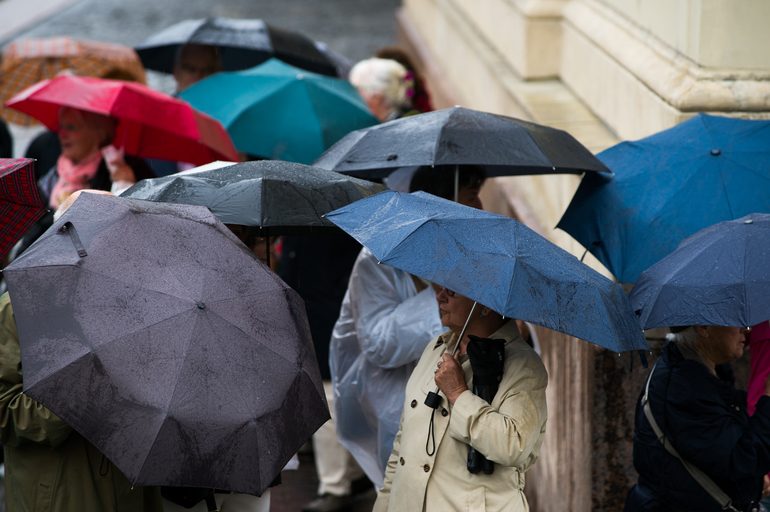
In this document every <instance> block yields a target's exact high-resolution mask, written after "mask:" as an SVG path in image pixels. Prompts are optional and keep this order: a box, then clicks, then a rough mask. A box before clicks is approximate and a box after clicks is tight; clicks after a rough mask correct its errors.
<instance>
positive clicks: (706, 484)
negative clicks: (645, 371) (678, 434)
mask: <svg viewBox="0 0 770 512" xmlns="http://www.w3.org/2000/svg"><path fill="white" fill-rule="evenodd" d="M656 366H658V363H655V365H654V366H653V367H652V370H650V376H649V377H647V385H646V386H645V388H644V396H643V397H642V407H643V408H644V415H645V416H646V417H647V421H649V422H650V426H651V427H652V430H654V431H655V435H656V436H658V441H660V443H661V444H662V445H663V447H664V448H665V449H666V451H668V453H670V454H671V455H673V456H674V457H676V458H677V459H679V461H680V462H681V463H682V465H683V466H684V467H685V469H686V470H687V471H688V472H689V473H690V475H692V477H693V478H694V479H695V481H696V482H698V483H699V484H700V485H701V487H703V489H705V490H706V492H707V493H709V494H710V495H711V497H712V498H714V499H715V500H716V501H717V503H719V505H720V506H721V507H722V510H729V511H730V512H740V511H739V510H738V509H736V508H735V507H733V505H732V500H731V499H730V497H729V496H728V495H727V494H725V493H724V491H722V489H721V488H720V487H719V486H718V485H717V484H716V483H714V481H713V480H712V479H711V478H709V476H708V475H707V474H706V473H704V472H703V471H701V470H700V469H699V468H698V467H696V466H695V465H694V464H692V463H690V462H688V461H686V460H684V459H683V458H682V456H681V455H679V453H678V452H677V451H676V449H674V447H673V446H672V445H671V441H669V440H668V438H667V437H666V434H664V433H663V431H662V430H661V429H660V427H659V426H658V423H657V422H656V421H655V418H654V417H653V415H652V410H651V409H650V402H649V400H648V398H649V395H650V381H651V380H652V374H653V372H655V367H656Z"/></svg>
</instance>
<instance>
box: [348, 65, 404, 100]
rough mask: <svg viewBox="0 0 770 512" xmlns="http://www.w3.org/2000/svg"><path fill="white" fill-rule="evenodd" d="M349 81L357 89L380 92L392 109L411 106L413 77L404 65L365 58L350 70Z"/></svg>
mask: <svg viewBox="0 0 770 512" xmlns="http://www.w3.org/2000/svg"><path fill="white" fill-rule="evenodd" d="M350 83H351V84H353V86H354V87H356V88H357V89H361V90H363V91H367V92H372V93H377V92H379V93H382V95H383V97H384V98H385V102H386V103H387V104H388V105H389V106H390V107H391V108H393V109H406V108H409V107H411V106H412V95H413V94H414V79H413V78H412V76H411V73H409V72H408V71H407V70H406V68H405V67H404V66H402V65H401V64H399V63H398V62H396V61H395V60H390V59H377V58H372V59H366V60H362V61H360V62H359V63H357V64H356V65H355V66H353V69H351V70H350Z"/></svg>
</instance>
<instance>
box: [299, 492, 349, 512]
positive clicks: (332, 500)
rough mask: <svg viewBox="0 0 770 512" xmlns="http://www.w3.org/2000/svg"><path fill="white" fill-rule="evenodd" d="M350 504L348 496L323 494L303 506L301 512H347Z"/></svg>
mask: <svg viewBox="0 0 770 512" xmlns="http://www.w3.org/2000/svg"><path fill="white" fill-rule="evenodd" d="M352 502H353V500H352V499H351V497H350V496H349V495H347V496H335V495H333V494H324V495H323V496H319V497H318V498H316V499H314V500H313V501H311V502H310V503H308V504H307V505H305V508H303V509H302V512H348V511H349V510H350V508H351V504H352Z"/></svg>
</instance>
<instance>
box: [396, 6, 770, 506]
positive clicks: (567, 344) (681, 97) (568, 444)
mask: <svg viewBox="0 0 770 512" xmlns="http://www.w3.org/2000/svg"><path fill="white" fill-rule="evenodd" d="M738 3H740V4H741V5H740V7H739V8H734V7H735V6H736V4H738ZM769 5H770V4H768V3H767V2H765V1H764V0H745V1H742V2H735V0H645V1H644V2H639V1H637V0H403V8H402V9H401V10H400V11H399V13H398V15H397V20H398V28H399V40H400V44H401V45H402V46H403V47H404V48H405V49H407V50H408V51H409V52H410V53H411V54H412V56H413V57H414V59H415V61H416V63H417V67H418V69H419V70H420V71H421V72H422V73H423V74H424V75H425V77H426V79H427V82H428V85H429V88H430V90H431V92H432V93H433V97H434V103H435V104H436V106H437V108H445V107H450V106H453V105H458V104H459V105H462V106H464V107H467V108H472V109H477V110H484V111H489V112H495V113H500V114H505V115H509V116H513V117H518V118H522V119H527V120H531V121H534V122H537V123H541V124H546V125H550V126H553V127H556V128H560V129H563V130H566V131H568V132H570V133H571V134H572V135H573V136H575V138H577V139H578V140H579V141H580V142H582V143H583V144H584V145H585V146H586V147H588V148H589V149H590V150H591V151H594V152H599V151H602V150H604V149H606V148H608V147H610V146H612V145H614V144H616V143H617V142H619V141H620V140H625V139H637V138H642V137H646V136H648V135H651V134H652V133H655V132H657V131H660V130H663V129H666V128H669V127H672V126H674V125H676V124H678V123H680V122H682V121H684V120H686V119H687V118H689V117H690V116H692V115H694V114H695V113H697V112H701V111H704V112H710V113H719V114H722V115H730V116H739V117H746V118H770V52H767V48H768V44H767V42H768V41H767V38H768V37H770V31H767V30H766V28H765V25H766V20H767V19H768V15H767V12H766V11H767V10H768V9H770V7H768V6H769ZM731 34H732V35H731ZM579 181H580V179H579V177H577V176H567V175H562V176H515V177H507V178H495V179H492V180H488V183H487V185H485V187H484V189H483V190H482V200H483V201H484V205H485V209H487V210H490V211H494V212H497V213H501V214H504V215H509V216H514V217H517V218H519V219H520V220H521V221H522V222H524V223H525V224H527V225H528V226H529V227H531V228H532V229H534V230H535V231H537V232H539V233H540V234H542V235H543V236H545V237H547V238H549V239H550V240H551V241H553V242H554V243H556V244H557V245H559V246H560V247H562V248H564V249H566V250H567V251H569V252H571V253H572V254H574V255H575V256H577V257H581V256H583V252H584V248H583V247H582V246H580V244H578V243H577V242H576V241H575V240H573V239H572V238H571V237H570V236H569V235H567V234H566V233H564V232H562V231H560V230H556V229H555V226H556V223H557V222H558V220H559V219H560V217H561V215H562V214H563V212H564V210H565V209H566V207H567V205H568V203H569V201H570V199H571V198H572V195H573V194H574V192H575V190H576V188H577V186H578V184H579ZM584 261H585V262H586V263H587V264H589V265H590V266H592V267H594V268H596V269H597V270H598V271H600V272H603V273H604V274H605V275H608V276H609V273H608V272H607V271H606V269H604V268H603V267H602V265H601V264H600V263H599V262H598V261H597V260H596V259H595V258H593V257H592V256H591V255H590V254H588V255H586V256H585V260H584ZM537 333H538V336H539V338H540V341H541V347H542V351H543V354H542V358H543V361H544V363H545V365H546V368H547V369H548V373H549V389H548V407H549V411H548V414H549V418H548V426H547V434H546V438H545V441H544V443H543V449H542V451H541V455H540V459H539V460H538V462H537V463H536V464H535V466H534V467H533V468H532V469H531V470H530V471H529V472H528V474H527V485H526V490H525V492H526V494H527V496H528V499H529V501H530V505H531V508H532V510H533V511H552V510H570V511H574V512H584V511H585V512H588V511H594V510H596V511H600V510H604V511H616V510H617V511H620V510H622V508H623V502H624V500H625V496H626V493H627V492H628V489H629V488H630V487H631V485H633V483H634V482H635V481H636V478H637V477H636V472H635V471H634V469H633V461H632V453H631V451H632V440H633V421H634V409H635V403H636V400H637V398H638V396H639V392H640V390H641V387H642V384H643V382H644V379H645V378H646V375H647V372H648V370H643V369H642V368H641V365H640V362H639V358H638V356H634V357H635V359H634V363H633V369H631V368H630V363H631V355H630V354H622V355H620V356H618V354H615V353H612V352H609V351H607V350H604V349H600V348H598V347H595V346H593V345H591V344H589V343H586V342H584V341H582V340H576V339H574V338H570V337H568V336H565V335H562V334H559V333H555V332H553V331H549V330H547V329H543V328H538V329H537ZM648 336H650V337H651V338H652V339H651V340H650V346H651V349H652V353H651V354H650V355H649V357H648V359H649V362H650V364H653V363H654V361H655V358H656V357H657V354H658V353H659V350H660V347H661V345H662V341H661V340H660V335H659V334H657V333H650V334H648ZM747 368H748V363H747V359H746V358H745V357H744V359H743V360H741V361H739V363H738V364H737V369H738V374H739V377H740V379H739V380H740V381H741V382H743V383H744V384H743V385H744V386H745V382H746V375H747Z"/></svg>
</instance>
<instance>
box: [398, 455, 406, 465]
mask: <svg viewBox="0 0 770 512" xmlns="http://www.w3.org/2000/svg"><path fill="white" fill-rule="evenodd" d="M398 461H399V462H400V463H401V465H402V466H403V465H404V464H406V463H405V462H404V458H403V457H401V458H400V459H398Z"/></svg>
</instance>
